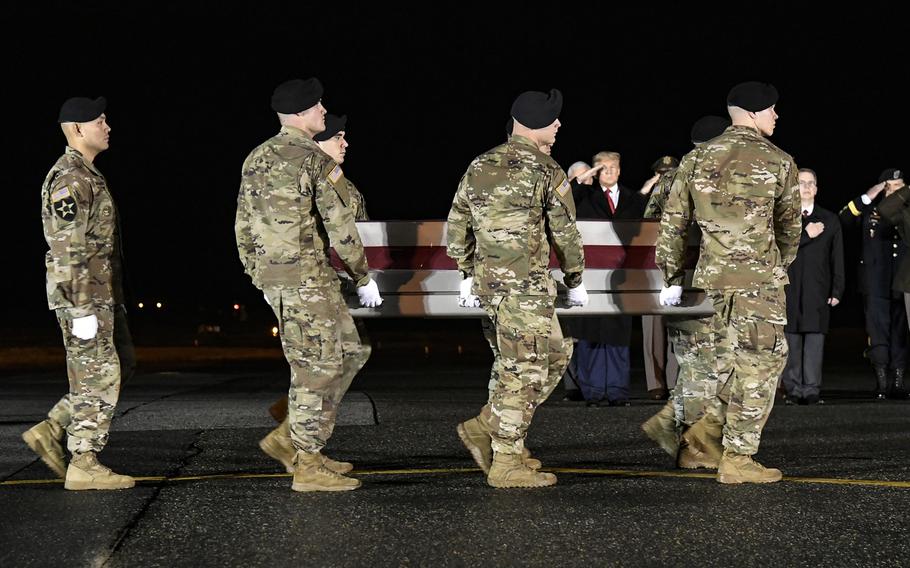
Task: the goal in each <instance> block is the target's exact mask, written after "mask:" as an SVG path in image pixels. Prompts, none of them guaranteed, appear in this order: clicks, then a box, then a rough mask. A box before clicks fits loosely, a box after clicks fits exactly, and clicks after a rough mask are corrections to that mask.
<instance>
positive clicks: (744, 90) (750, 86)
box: [727, 81, 777, 112]
mask: <svg viewBox="0 0 910 568" xmlns="http://www.w3.org/2000/svg"><path fill="white" fill-rule="evenodd" d="M775 104H777V89H775V88H774V85H770V84H768V83H759V82H758V81H748V82H746V83H740V84H739V85H736V86H735V87H733V88H732V89H730V93H729V94H728V95H727V106H736V107H739V108H742V109H745V110H747V111H749V112H760V111H763V110H765V109H766V108H769V107H772V106H774V105H775Z"/></svg>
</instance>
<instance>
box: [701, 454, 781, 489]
mask: <svg viewBox="0 0 910 568" xmlns="http://www.w3.org/2000/svg"><path fill="white" fill-rule="evenodd" d="M782 477H783V475H782V474H781V472H780V470H779V469H773V468H767V467H765V466H763V465H762V464H760V463H758V462H757V461H755V460H753V459H752V456H747V455H745V454H736V453H733V452H731V451H729V450H727V451H724V455H723V457H722V458H721V460H720V466H719V467H718V468H717V481H719V482H721V483H731V484H733V483H774V482H775V481H780V480H781V478H782Z"/></svg>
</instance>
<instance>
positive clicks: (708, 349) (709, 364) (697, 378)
mask: <svg viewBox="0 0 910 568" xmlns="http://www.w3.org/2000/svg"><path fill="white" fill-rule="evenodd" d="M711 324H712V321H711V318H710V317H707V318H701V319H695V318H687V319H678V318H672V317H671V318H667V330H668V331H669V334H670V341H672V342H673V349H674V352H675V354H676V359H677V362H678V363H679V376H678V377H677V379H676V388H675V389H673V397H672V400H673V408H674V411H675V415H676V422H677V423H678V424H685V425H687V426H691V425H693V424H695V423H696V422H697V421H698V420H699V419H700V418H701V417H702V416H704V414H705V412H706V411H707V410H708V409H709V408H714V405H713V404H712V403H713V401H714V399H715V398H716V397H717V356H716V355H715V353H714V332H713V330H712V327H711Z"/></svg>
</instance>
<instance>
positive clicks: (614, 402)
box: [607, 400, 632, 406]
mask: <svg viewBox="0 0 910 568" xmlns="http://www.w3.org/2000/svg"><path fill="white" fill-rule="evenodd" d="M607 404H608V405H609V406H632V403H631V402H629V401H628V400H610V401H607Z"/></svg>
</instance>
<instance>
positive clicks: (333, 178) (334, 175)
mask: <svg viewBox="0 0 910 568" xmlns="http://www.w3.org/2000/svg"><path fill="white" fill-rule="evenodd" d="M343 176H344V172H342V171H341V166H335V167H334V168H333V169H332V171H331V172H329V181H330V182H332V185H337V184H338V180H340V179H341V178H342V177H343Z"/></svg>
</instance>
